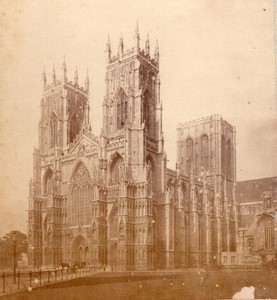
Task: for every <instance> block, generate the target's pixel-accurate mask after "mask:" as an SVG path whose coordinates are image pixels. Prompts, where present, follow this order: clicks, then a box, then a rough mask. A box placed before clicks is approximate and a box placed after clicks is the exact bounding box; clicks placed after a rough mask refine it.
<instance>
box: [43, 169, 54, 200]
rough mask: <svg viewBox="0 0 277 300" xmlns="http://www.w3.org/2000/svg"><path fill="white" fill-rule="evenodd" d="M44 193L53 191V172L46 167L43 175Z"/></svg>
mask: <svg viewBox="0 0 277 300" xmlns="http://www.w3.org/2000/svg"><path fill="white" fill-rule="evenodd" d="M43 184H44V189H43V192H44V195H49V194H52V192H53V172H52V171H51V170H50V169H48V170H47V171H46V173H45V175H44V182H43Z"/></svg>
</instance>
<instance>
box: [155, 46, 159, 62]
mask: <svg viewBox="0 0 277 300" xmlns="http://www.w3.org/2000/svg"><path fill="white" fill-rule="evenodd" d="M159 60H160V51H159V44H158V41H157V44H156V48H155V61H156V62H157V63H159Z"/></svg>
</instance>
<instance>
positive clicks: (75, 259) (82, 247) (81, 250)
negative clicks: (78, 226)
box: [71, 235, 90, 265]
mask: <svg viewBox="0 0 277 300" xmlns="http://www.w3.org/2000/svg"><path fill="white" fill-rule="evenodd" d="M71 262H72V263H75V264H78V265H89V264H90V256H89V247H88V244H87V241H86V239H85V238H84V237H83V236H82V235H77V236H76V237H75V239H74V240H73V243H72V247H71Z"/></svg>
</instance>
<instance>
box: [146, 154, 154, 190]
mask: <svg viewBox="0 0 277 300" xmlns="http://www.w3.org/2000/svg"><path fill="white" fill-rule="evenodd" d="M146 166H147V184H148V195H149V196H151V195H153V194H155V189H156V185H155V184H156V177H155V166H154V162H153V159H152V157H151V156H148V157H147V160H146Z"/></svg>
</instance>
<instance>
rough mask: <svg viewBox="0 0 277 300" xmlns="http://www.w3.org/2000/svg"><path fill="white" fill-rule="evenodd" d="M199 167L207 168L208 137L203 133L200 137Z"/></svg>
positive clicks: (206, 169)
mask: <svg viewBox="0 0 277 300" xmlns="http://www.w3.org/2000/svg"><path fill="white" fill-rule="evenodd" d="M200 149H201V151H200V152H201V167H203V168H204V170H205V171H208V170H209V139H208V136H207V135H206V134H205V135H203V136H202V137H201V145H200Z"/></svg>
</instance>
